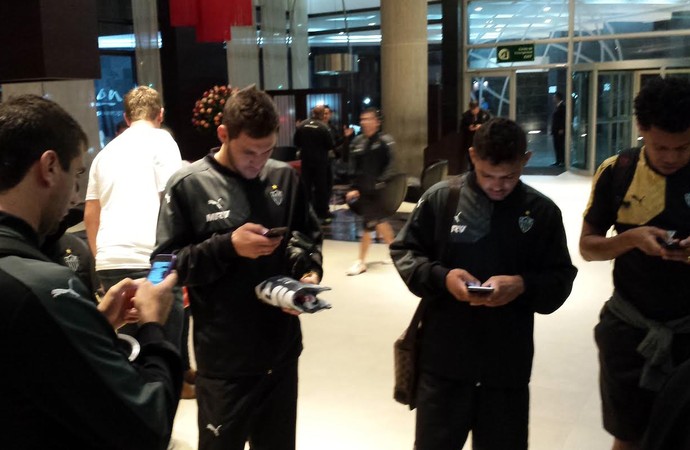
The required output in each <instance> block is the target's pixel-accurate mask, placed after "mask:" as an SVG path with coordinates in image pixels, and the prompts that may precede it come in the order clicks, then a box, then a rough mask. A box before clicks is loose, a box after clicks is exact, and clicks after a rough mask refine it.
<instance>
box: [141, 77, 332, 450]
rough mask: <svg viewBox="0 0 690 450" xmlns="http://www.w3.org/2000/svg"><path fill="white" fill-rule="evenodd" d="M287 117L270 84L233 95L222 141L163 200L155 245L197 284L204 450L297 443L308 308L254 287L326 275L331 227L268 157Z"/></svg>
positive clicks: (274, 449) (193, 295)
mask: <svg viewBox="0 0 690 450" xmlns="http://www.w3.org/2000/svg"><path fill="white" fill-rule="evenodd" d="M278 125H279V116H278V111H277V109H276V107H275V105H274V103H273V100H272V99H271V98H270V97H269V96H268V94H266V93H265V92H261V91H259V90H257V89H256V88H254V87H253V86H252V87H249V88H246V89H243V90H240V91H239V92H237V93H235V94H233V96H232V97H230V98H229V99H228V101H227V102H226V104H225V107H224V110H223V121H222V124H221V125H220V126H219V127H218V130H217V135H218V139H219V140H220V142H221V144H222V145H221V147H220V150H218V151H217V152H216V153H214V154H213V155H208V156H206V157H205V158H204V159H202V160H199V161H197V162H195V163H193V164H191V165H190V166H188V167H186V168H184V169H181V170H180V171H178V172H177V173H176V174H175V175H173V177H172V178H171V180H170V183H169V184H168V187H167V189H166V192H165V201H164V202H163V204H162V206H161V211H160V216H159V219H158V232H157V247H156V250H155V251H154V254H157V253H173V252H174V253H176V254H177V270H178V272H179V274H180V281H181V283H182V284H184V285H185V286H187V288H188V292H189V298H190V306H191V308H192V316H193V317H194V349H195V355H196V360H197V374H198V375H197V378H196V390H197V402H198V405H199V416H198V424H199V448H200V449H201V450H211V449H223V450H243V449H244V446H245V442H251V445H252V447H253V448H257V449H262V450H294V448H295V422H296V409H297V360H298V357H299V355H300V353H301V351H302V334H301V330H300V323H299V319H298V318H297V317H296V316H295V315H291V314H288V313H286V312H285V311H282V310H281V309H279V308H276V307H273V306H269V305H267V304H265V303H263V302H261V301H260V300H259V299H258V298H257V297H256V293H255V291H254V288H255V286H257V285H258V284H259V283H261V282H262V281H264V280H265V279H267V278H269V277H271V276H275V275H286V276H290V277H292V278H295V279H298V280H302V281H304V282H308V283H318V282H319V281H320V279H321V274H322V269H321V243H322V236H321V231H320V227H319V223H318V219H317V217H316V215H315V214H314V212H313V210H312V209H311V207H310V206H309V202H308V200H307V197H306V192H305V191H304V189H303V187H302V186H301V184H300V183H299V178H298V176H297V173H296V172H295V171H294V170H293V169H292V168H291V167H290V166H289V165H287V164H286V163H283V162H280V161H276V160H272V159H269V158H270V156H271V152H272V151H273V147H274V146H275V144H276V141H277V135H278ZM278 227H287V230H286V231H287V232H286V233H285V235H284V236H280V230H274V231H273V232H271V233H270V234H275V235H277V236H271V235H268V236H267V235H266V233H267V232H268V230H269V229H272V228H278Z"/></svg>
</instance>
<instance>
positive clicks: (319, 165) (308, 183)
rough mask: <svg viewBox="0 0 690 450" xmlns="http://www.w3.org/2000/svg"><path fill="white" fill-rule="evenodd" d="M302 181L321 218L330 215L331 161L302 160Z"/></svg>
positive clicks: (315, 210)
mask: <svg viewBox="0 0 690 450" xmlns="http://www.w3.org/2000/svg"><path fill="white" fill-rule="evenodd" d="M301 171H302V183H304V187H305V188H306V190H307V196H308V197H309V201H310V202H311V204H312V206H313V207H314V212H315V213H316V215H317V216H319V218H320V219H325V218H327V217H328V215H329V208H328V204H329V202H330V199H331V187H332V182H331V180H330V179H329V177H330V176H331V170H330V162H329V161H327V160H326V161H305V160H302V169H301Z"/></svg>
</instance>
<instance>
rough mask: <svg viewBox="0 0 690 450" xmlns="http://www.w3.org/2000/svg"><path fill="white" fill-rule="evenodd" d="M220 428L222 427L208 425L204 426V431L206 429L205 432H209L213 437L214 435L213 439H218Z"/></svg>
mask: <svg viewBox="0 0 690 450" xmlns="http://www.w3.org/2000/svg"><path fill="white" fill-rule="evenodd" d="M222 426H223V425H218V426H217V427H214V426H213V425H212V424H210V423H209V424H207V425H206V429H207V430H211V432H212V433H213V435H214V436H215V437H218V436H220V428H221V427H222Z"/></svg>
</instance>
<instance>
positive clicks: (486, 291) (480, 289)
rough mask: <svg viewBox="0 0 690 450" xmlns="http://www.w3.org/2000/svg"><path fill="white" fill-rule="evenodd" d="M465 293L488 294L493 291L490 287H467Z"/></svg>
mask: <svg viewBox="0 0 690 450" xmlns="http://www.w3.org/2000/svg"><path fill="white" fill-rule="evenodd" d="M467 291H468V292H472V293H473V294H490V293H492V292H493V291H494V288H493V287H492V286H474V285H467Z"/></svg>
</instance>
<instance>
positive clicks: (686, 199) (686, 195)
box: [685, 192, 690, 207]
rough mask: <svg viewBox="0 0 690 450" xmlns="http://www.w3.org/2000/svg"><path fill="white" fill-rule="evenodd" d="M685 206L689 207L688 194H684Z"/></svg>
mask: <svg viewBox="0 0 690 450" xmlns="http://www.w3.org/2000/svg"><path fill="white" fill-rule="evenodd" d="M685 204H686V205H688V207H690V192H688V193H687V194H685Z"/></svg>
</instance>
